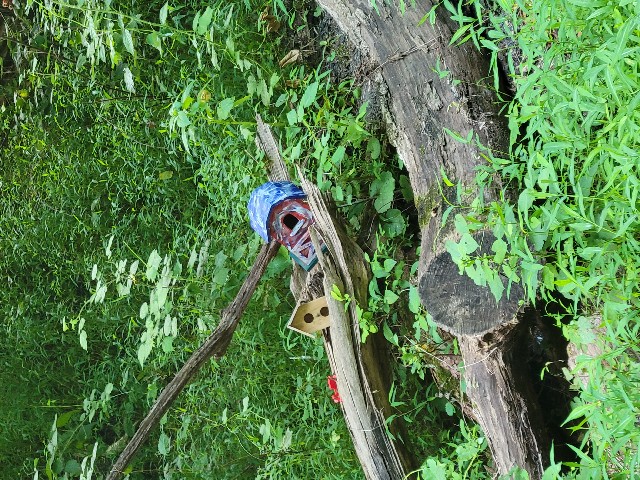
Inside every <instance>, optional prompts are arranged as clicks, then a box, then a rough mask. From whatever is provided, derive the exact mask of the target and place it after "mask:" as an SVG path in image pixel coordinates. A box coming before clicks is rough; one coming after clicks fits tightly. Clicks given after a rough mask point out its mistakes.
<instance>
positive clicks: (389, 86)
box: [318, 0, 549, 478]
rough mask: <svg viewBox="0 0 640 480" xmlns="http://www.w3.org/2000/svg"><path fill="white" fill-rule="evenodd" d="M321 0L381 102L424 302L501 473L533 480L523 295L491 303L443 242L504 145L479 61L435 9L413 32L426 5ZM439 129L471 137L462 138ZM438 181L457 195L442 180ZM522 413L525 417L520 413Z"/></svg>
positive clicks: (537, 447) (536, 455)
mask: <svg viewBox="0 0 640 480" xmlns="http://www.w3.org/2000/svg"><path fill="white" fill-rule="evenodd" d="M318 3H319V4H320V5H321V6H322V7H323V8H324V9H325V10H326V11H327V12H328V13H329V14H330V15H331V16H332V17H333V19H334V20H335V21H336V23H337V24H338V26H339V28H340V30H341V31H342V32H344V34H345V35H347V36H348V38H349V40H350V41H351V42H352V43H353V45H354V47H355V48H357V49H359V50H360V53H361V57H362V58H364V59H365V60H364V61H363V65H362V66H361V67H360V71H361V72H362V74H361V76H360V78H359V79H358V81H360V82H362V84H363V96H364V97H365V98H366V97H369V98H370V99H371V100H372V102H371V103H372V104H373V105H376V104H377V105H379V107H380V110H381V116H382V119H383V121H384V124H385V126H386V130H387V133H388V136H389V139H390V141H391V143H392V144H393V145H394V146H395V147H396V149H397V152H398V154H399V156H400V158H401V159H402V161H403V162H404V164H405V166H406V168H407V171H408V173H409V178H410V181H411V186H412V188H413V192H414V195H415V204H416V208H417V211H418V217H419V221H420V227H421V233H422V241H421V246H422V249H421V256H420V268H419V272H418V277H419V291H420V296H421V300H422V302H423V304H424V305H425V307H426V308H427V310H428V311H429V312H430V313H431V315H432V316H433V318H434V320H435V321H436V323H437V324H438V325H439V326H440V327H442V328H443V329H445V330H447V331H449V332H451V333H454V334H455V335H457V336H458V338H459V342H460V344H461V350H462V354H463V361H464V363H465V364H466V365H467V366H468V368H467V370H466V373H465V377H466V380H467V384H470V385H472V388H470V389H469V390H468V395H469V398H470V400H471V401H472V403H473V405H474V409H475V411H476V414H477V417H478V419H479V420H480V424H481V426H482V428H483V430H484V432H485V435H486V437H487V439H488V441H489V444H490V447H491V450H492V452H493V455H494V458H495V461H496V464H497V466H498V468H499V471H500V473H501V474H506V473H508V471H509V469H510V468H511V466H513V465H516V464H517V465H518V466H520V467H523V468H525V469H526V470H527V471H528V472H529V474H530V475H531V477H532V478H539V477H540V476H541V472H542V466H543V465H544V464H545V462H546V452H548V449H549V444H548V442H547V440H546V438H545V434H544V429H543V428H542V427H541V423H539V422H538V419H539V418H540V412H539V409H538V406H537V403H536V401H535V400H534V399H533V398H532V397H531V395H530V392H529V391H528V390H527V389H526V388H523V385H522V382H519V381H516V379H517V378H519V377H520V375H519V373H518V372H519V371H520V370H523V369H525V367H526V366H525V362H524V361H523V360H522V359H519V358H517V356H515V355H513V354H512V352H513V350H512V346H513V344H512V342H513V340H514V336H513V335H511V334H509V332H510V330H511V329H513V328H515V326H516V325H517V314H518V312H519V308H520V307H519V301H520V300H521V299H522V290H521V289H519V288H518V287H515V288H512V291H511V295H510V297H509V298H504V299H502V300H501V302H500V303H496V301H495V299H494V298H493V295H492V294H491V293H490V291H489V290H488V288H485V287H480V286H478V285H476V284H475V283H474V282H473V281H471V280H470V279H469V278H467V277H464V276H460V275H459V274H458V268H457V266H456V265H454V264H453V262H452V260H451V257H450V255H449V254H448V253H447V252H446V250H445V248H444V245H445V241H446V240H450V239H451V240H457V239H458V234H457V232H456V231H455V230H454V228H453V226H452V222H451V221H449V222H447V223H445V225H444V226H443V225H442V218H443V214H444V212H445V210H446V208H447V206H448V205H449V204H454V203H456V201H457V200H459V201H460V202H463V203H464V201H465V197H466V198H472V197H473V196H474V195H475V194H476V190H477V188H476V186H475V174H476V167H478V166H479V165H482V163H483V160H482V153H483V151H486V149H492V150H494V151H497V152H498V154H499V153H500V152H504V151H506V145H507V143H508V142H507V140H508V132H507V129H506V122H505V120H504V119H503V118H502V117H501V116H500V114H499V105H498V103H497V99H496V97H495V95H494V92H493V91H492V89H491V88H490V87H489V86H487V85H485V84H484V81H485V79H486V77H487V76H488V72H489V69H488V63H487V62H486V60H485V59H484V58H483V57H482V55H481V54H480V53H479V52H478V51H477V50H476V49H475V47H474V46H473V44H472V43H471V42H467V43H466V44H463V45H460V46H455V45H452V46H450V45H449V43H450V41H451V38H452V36H453V33H454V32H455V31H456V30H457V28H458V26H457V25H456V24H455V23H453V22H451V21H450V19H449V18H448V16H449V14H448V13H447V12H446V11H444V9H440V10H439V11H438V18H437V21H436V23H435V25H433V26H432V25H430V24H429V22H424V23H423V24H422V25H419V24H420V21H421V19H422V17H423V15H424V14H425V13H426V12H428V11H429V10H430V9H431V7H432V3H431V2H429V1H424V2H420V9H417V8H407V11H406V12H405V13H404V15H402V14H400V12H398V11H397V9H396V7H395V6H389V5H386V3H385V2H376V3H377V7H373V6H372V5H371V3H370V2H369V0H318ZM376 9H377V11H376ZM353 57H354V58H355V57H356V56H355V55H354V56H353ZM447 131H449V132H453V133H454V134H456V135H457V136H459V137H462V138H468V139H469V141H468V142H467V143H462V142H460V141H458V140H456V139H454V138H453V137H452V136H451V135H450V134H449V133H447ZM443 174H445V175H446V176H447V177H448V178H449V179H450V180H451V181H452V182H453V183H458V184H459V186H458V189H459V190H456V187H446V186H445V185H443V181H442V175H443ZM498 188H499V185H498V184H497V183H496V189H495V190H489V191H484V192H482V195H483V197H484V199H485V200H487V201H491V200H494V199H497V198H499V195H500V193H499V192H498ZM457 197H462V198H461V199H458V198H457ZM452 217H453V215H452ZM476 240H477V241H478V243H479V244H480V245H481V253H482V252H483V251H484V252H486V251H488V250H490V247H491V244H492V242H493V238H492V237H491V234H490V232H484V233H482V232H481V233H478V234H477V236H476ZM489 353H491V354H490V355H489ZM521 412H522V413H523V415H524V417H526V418H524V417H518V415H519V414H520V413H521ZM500 416H502V417H503V418H502V421H501V422H497V421H496V419H497V417H500Z"/></svg>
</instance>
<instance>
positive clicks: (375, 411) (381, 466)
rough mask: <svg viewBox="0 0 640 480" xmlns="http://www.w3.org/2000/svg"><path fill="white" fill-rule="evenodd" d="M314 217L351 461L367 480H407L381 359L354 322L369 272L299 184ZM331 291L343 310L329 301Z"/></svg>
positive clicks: (330, 349) (317, 198) (312, 193)
mask: <svg viewBox="0 0 640 480" xmlns="http://www.w3.org/2000/svg"><path fill="white" fill-rule="evenodd" d="M302 187H303V189H304V190H305V192H306V193H307V196H308V197H307V198H308V201H309V205H310V206H311V209H312V211H313V215H314V219H315V225H314V227H312V237H314V238H313V240H314V243H315V244H316V245H319V240H318V234H317V233H316V232H315V230H317V231H318V232H319V233H320V235H321V236H322V239H323V240H324V242H325V244H326V246H327V249H328V253H327V254H323V253H322V252H321V251H320V250H318V249H317V250H318V259H319V262H320V265H321V267H322V272H323V290H324V295H325V297H326V299H327V305H328V308H329V315H330V317H331V328H330V329H329V331H328V332H327V333H326V334H325V347H326V351H327V356H328V358H329V362H330V364H331V368H332V371H333V372H334V374H335V375H336V377H337V381H338V391H339V392H340V397H341V399H342V401H341V406H342V410H343V412H344V417H345V420H346V422H347V427H348V429H349V433H350V434H351V438H352V440H353V445H354V448H355V451H356V455H357V456H358V459H359V460H360V464H361V465H362V469H363V471H364V474H365V477H366V478H367V479H372V480H373V479H376V480H378V479H379V480H396V479H398V480H399V479H403V478H406V475H407V474H408V472H409V471H411V469H412V466H413V465H412V464H413V462H412V459H411V458H410V457H409V455H408V454H407V453H406V452H405V451H404V449H402V448H401V447H400V446H399V445H398V444H397V443H394V442H393V441H392V440H391V438H390V437H389V435H388V434H387V425H386V417H387V416H388V415H389V412H390V406H389V401H388V391H389V389H388V386H386V378H385V368H384V365H385V358H384V354H381V355H376V352H375V350H374V349H375V348H376V347H375V345H376V344H375V342H373V341H372V339H368V340H367V343H365V344H363V343H362V341H361V337H360V326H359V322H358V313H357V309H358V305H366V298H367V288H368V285H369V272H368V268H367V266H366V265H365V262H364V255H363V253H362V251H361V250H360V248H359V247H358V246H357V245H356V244H355V242H353V240H351V239H350V238H349V237H348V236H347V235H346V234H345V233H344V232H343V231H341V230H340V229H339V228H337V225H336V223H335V221H334V214H332V213H330V211H329V209H328V208H327V205H326V203H325V200H324V199H323V197H322V195H321V194H320V191H319V190H318V189H317V187H316V186H315V185H313V184H311V183H310V182H308V181H306V180H305V179H302ZM334 285H335V286H336V287H337V288H338V289H339V290H340V292H341V293H342V294H343V295H344V296H348V298H349V301H348V306H347V307H346V308H345V304H344V303H342V302H340V301H338V300H336V299H335V298H333V296H332V295H331V291H332V289H333V287H334Z"/></svg>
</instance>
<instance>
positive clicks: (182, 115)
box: [176, 110, 191, 128]
mask: <svg viewBox="0 0 640 480" xmlns="http://www.w3.org/2000/svg"><path fill="white" fill-rule="evenodd" d="M176 124H177V125H178V127H180V128H185V127H188V126H189V125H191V120H189V115H187V112H186V111H185V110H180V111H179V112H178V120H177V121H176Z"/></svg>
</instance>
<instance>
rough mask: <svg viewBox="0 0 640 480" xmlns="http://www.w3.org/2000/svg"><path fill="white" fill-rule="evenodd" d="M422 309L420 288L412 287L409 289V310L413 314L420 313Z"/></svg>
mask: <svg viewBox="0 0 640 480" xmlns="http://www.w3.org/2000/svg"><path fill="white" fill-rule="evenodd" d="M421 307H422V303H421V302H420V294H419V292H418V287H416V286H414V285H411V286H410V287H409V310H410V311H411V313H415V314H417V313H419V312H420V308H421Z"/></svg>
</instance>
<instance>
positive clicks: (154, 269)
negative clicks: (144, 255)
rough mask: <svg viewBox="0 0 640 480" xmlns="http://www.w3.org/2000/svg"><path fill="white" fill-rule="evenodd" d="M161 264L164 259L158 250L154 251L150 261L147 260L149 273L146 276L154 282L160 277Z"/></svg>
mask: <svg viewBox="0 0 640 480" xmlns="http://www.w3.org/2000/svg"><path fill="white" fill-rule="evenodd" d="M160 262H162V257H161V256H160V255H158V251H157V250H153V252H151V255H149V260H147V272H146V276H147V278H148V279H149V280H151V281H152V282H153V281H155V279H156V277H157V276H158V268H159V267H160Z"/></svg>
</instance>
